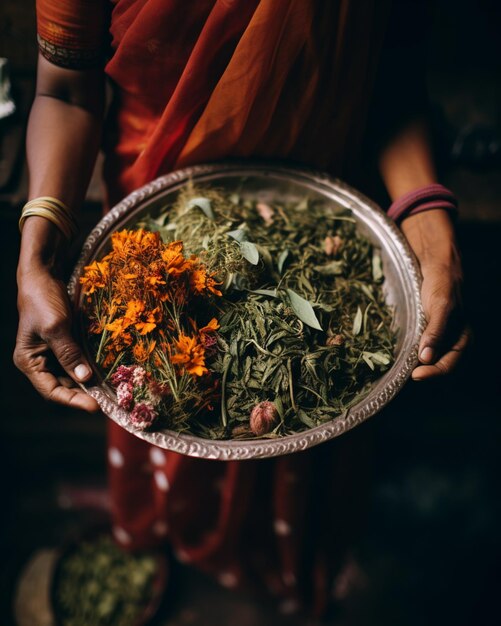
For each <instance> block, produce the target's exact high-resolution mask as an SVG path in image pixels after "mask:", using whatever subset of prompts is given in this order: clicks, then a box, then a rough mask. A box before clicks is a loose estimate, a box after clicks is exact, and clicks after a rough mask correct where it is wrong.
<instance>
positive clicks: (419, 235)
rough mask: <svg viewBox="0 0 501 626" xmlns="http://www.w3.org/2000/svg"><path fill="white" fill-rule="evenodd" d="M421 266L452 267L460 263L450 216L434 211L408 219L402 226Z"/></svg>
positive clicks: (437, 210) (444, 212)
mask: <svg viewBox="0 0 501 626" xmlns="http://www.w3.org/2000/svg"><path fill="white" fill-rule="evenodd" d="M400 228H401V230H402V232H403V233H404V235H405V237H406V239H407V241H408V242H409V244H410V246H411V248H412V249H413V251H414V253H415V254H416V256H417V258H418V260H419V262H420V264H421V266H422V265H424V264H432V265H437V266H444V267H450V266H451V265H455V264H456V263H457V262H458V259H459V254H458V251H457V244H456V235H455V230H454V224H453V221H452V219H451V216H450V214H449V213H448V212H447V211H446V210H443V209H432V210H430V211H425V212H423V213H417V214H415V215H410V216H408V217H406V218H405V219H404V220H403V221H402V223H401V224H400Z"/></svg>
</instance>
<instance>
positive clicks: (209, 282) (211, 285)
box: [206, 276, 223, 296]
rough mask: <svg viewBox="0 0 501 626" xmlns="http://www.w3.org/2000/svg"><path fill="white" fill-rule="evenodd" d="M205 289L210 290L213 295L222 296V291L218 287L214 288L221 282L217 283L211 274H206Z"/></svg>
mask: <svg viewBox="0 0 501 626" xmlns="http://www.w3.org/2000/svg"><path fill="white" fill-rule="evenodd" d="M206 285H207V289H208V290H209V291H211V292H212V293H213V294H214V295H215V296H222V295H223V294H222V292H221V291H219V289H216V285H222V283H217V282H216V281H215V280H214V279H213V278H212V276H207V283H206Z"/></svg>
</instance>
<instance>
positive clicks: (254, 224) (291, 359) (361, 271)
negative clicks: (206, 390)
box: [68, 162, 424, 460]
mask: <svg viewBox="0 0 501 626" xmlns="http://www.w3.org/2000/svg"><path fill="white" fill-rule="evenodd" d="M200 190H202V191H203V192H204V194H205V196H206V198H205V200H206V206H199V207H198V208H200V210H201V211H202V212H206V214H207V215H206V217H207V218H208V220H207V222H206V224H205V228H204V229H202V230H203V231H204V232H203V233H202V235H200V242H199V243H200V246H201V247H203V246H205V247H206V248H207V237H210V236H213V237H214V238H216V237H218V236H219V234H218V232H219V231H217V229H216V228H215V227H214V226H213V224H211V222H210V220H213V219H214V216H213V215H212V214H211V208H210V205H211V198H212V201H214V202H215V201H217V200H218V199H221V198H223V199H224V201H223V204H224V203H225V202H226V203H227V206H230V208H231V206H233V207H234V212H235V215H236V217H234V218H233V217H231V215H232V211H230V210H227V209H225V210H223V213H224V214H225V215H226V216H230V217H229V221H228V224H230V226H227V228H226V230H227V231H228V232H225V233H224V236H225V240H224V241H225V242H228V241H230V244H228V245H237V244H238V246H240V248H239V249H240V252H241V255H243V257H245V259H247V261H248V267H249V268H250V270H252V266H255V265H258V264H259V265H260V266H261V267H262V268H264V272H265V274H266V276H267V282H265V285H264V286H265V288H264V289H263V288H261V287H262V284H261V283H259V282H258V283H256V284H253V274H252V271H249V272H248V275H245V273H244V272H239V271H236V270H235V268H232V267H230V265H231V263H228V261H227V258H228V257H223V262H221V259H220V258H218V255H217V254H216V255H213V259H212V261H213V263H214V268H215V269H216V270H217V271H218V276H219V277H221V278H222V279H223V280H224V283H225V295H226V293H231V292H232V291H233V292H238V290H240V292H241V293H243V292H246V294H247V295H246V297H245V299H244V298H240V301H239V299H238V298H235V297H233V298H232V296H231V295H230V296H229V297H228V298H227V299H226V300H225V303H226V305H227V306H226V307H222V314H223V315H222V317H221V319H220V322H221V328H220V329H219V335H220V336H221V341H222V342H223V343H224V340H225V339H226V340H229V343H228V344H227V346H228V349H227V354H224V353H223V356H222V357H221V359H220V362H219V363H217V362H216V364H215V366H214V367H215V370H216V371H219V372H220V373H221V377H222V380H223V388H224V390H225V391H224V392H223V394H222V395H223V397H222V400H221V409H220V410H219V414H220V415H216V416H214V415H212V416H211V420H213V421H212V423H208V424H207V425H204V424H202V423H201V424H200V427H199V429H198V430H197V431H195V432H190V431H189V430H188V429H184V431H183V430H181V431H179V430H176V429H174V428H172V427H171V428H168V427H165V428H161V429H160V430H156V431H153V432H151V431H144V430H137V429H136V428H134V427H133V426H131V423H130V420H129V418H128V414H127V412H126V411H125V410H124V409H123V408H121V407H119V406H118V404H117V399H116V394H115V391H114V389H113V388H112V387H111V385H110V384H109V383H108V382H107V381H106V380H105V378H106V376H105V375H104V373H103V371H102V370H101V369H100V368H99V367H98V366H97V365H96V366H95V379H94V381H93V382H92V383H91V384H88V385H85V386H83V387H84V389H85V390H86V391H87V392H88V393H89V394H90V395H92V396H93V397H94V398H96V400H97V401H98V402H99V404H100V406H101V408H102V410H103V412H104V413H105V414H106V415H108V416H109V417H110V418H111V419H113V420H114V421H116V422H117V423H119V424H120V425H121V426H122V427H124V428H125V429H126V430H128V431H129V432H132V433H133V434H135V435H136V436H138V437H140V438H142V439H144V440H146V441H148V442H150V443H152V444H154V445H156V446H159V447H161V448H165V449H169V450H173V451H176V452H179V453H182V454H186V455H189V456H194V457H200V458H211V459H220V460H243V459H250V458H266V457H272V456H279V455H282V454H289V453H292V452H295V451H299V450H304V449H306V448H309V447H311V446H314V445H318V444H320V443H322V442H324V441H327V440H330V439H332V438H333V437H337V436H339V435H341V434H343V433H344V432H346V431H348V430H350V429H351V428H353V427H355V426H357V425H359V424H361V423H362V422H364V421H365V420H366V419H368V418H369V417H371V416H372V415H374V414H376V413H377V412H378V411H380V410H381V409H382V408H383V407H384V406H385V405H386V404H387V403H388V402H389V401H390V400H391V399H392V398H393V397H394V396H395V395H396V394H397V393H398V392H399V390H400V389H401V388H402V387H403V385H404V384H405V382H406V381H407V379H408V378H409V376H410V373H411V371H412V369H413V368H414V367H415V365H416V363H417V347H418V344H419V339H420V336H421V333H422V331H423V328H424V314H423V310H422V305H421V300H420V286H421V275H420V271H419V266H418V264H417V261H416V259H415V257H414V255H413V253H412V251H411V249H410V247H409V245H408V244H407V242H406V240H405V238H404V236H403V235H402V233H401V232H400V230H399V229H398V227H397V226H396V225H395V224H394V223H393V221H392V220H390V219H389V218H388V217H387V216H386V214H385V213H384V212H383V211H382V210H381V209H380V208H379V207H378V206H377V205H376V204H375V203H374V202H372V201H371V200H370V199H368V198H367V197H365V196H364V195H363V194H361V193H359V192H358V191H356V190H355V189H353V188H351V187H350V186H348V185H347V184H345V183H343V182H342V181H340V180H337V179H333V178H331V177H329V176H328V175H326V174H324V173H319V172H316V171H312V170H309V169H303V168H296V167H289V166H286V165H281V164H276V163H260V162H259V163H254V162H225V163H215V164H208V165H198V166H194V167H190V168H186V169H183V170H178V171H175V172H172V173H171V174H168V175H166V176H162V177H160V178H158V179H156V180H154V181H153V182H151V183H149V184H148V185H145V186H144V187H142V188H140V189H138V190H136V191H134V192H133V193H132V194H130V195H129V196H127V197H126V198H125V199H124V200H123V201H122V202H120V203H119V204H118V205H116V206H115V207H113V208H112V209H111V210H110V212H109V213H107V214H106V215H105V216H104V217H103V219H102V220H101V221H100V222H99V224H98V225H97V226H96V228H95V229H94V230H93V231H92V232H91V234H90V235H89V237H88V238H87V240H86V242H85V244H84V247H83V250H82V253H81V256H80V259H79V261H78V263H77V265H76V267H75V270H74V272H73V274H72V277H71V279H70V282H69V285H68V290H69V293H70V296H71V298H72V300H73V303H74V305H75V309H76V311H77V313H78V314H79V319H80V323H79V331H80V340H81V342H82V345H83V348H84V350H85V351H86V353H87V356H88V358H89V361H90V362H91V363H93V362H94V357H95V354H93V351H92V349H91V347H90V346H89V343H88V336H87V335H86V333H85V330H84V323H83V320H82V315H81V310H82V299H83V293H82V290H81V287H80V284H79V279H80V277H81V276H82V275H83V272H84V268H85V267H86V266H88V265H89V264H91V263H93V262H94V261H96V260H99V259H101V258H102V257H103V255H104V253H105V252H106V251H107V250H108V249H109V240H110V236H111V233H113V232H115V231H118V230H120V229H124V228H134V227H137V225H138V224H139V225H140V226H143V227H146V228H150V229H151V228H153V229H158V230H159V231H160V233H161V235H162V238H167V240H168V238H169V237H170V236H173V237H174V239H176V238H177V239H181V240H183V242H185V243H187V244H188V249H190V252H192V251H195V252H197V250H196V247H197V236H196V233H195V234H194V230H197V229H198V230H199V231H200V230H201V229H200V227H199V225H197V229H194V228H193V224H191V223H190V221H189V220H185V221H184V222H183V220H181V219H179V218H178V219H177V220H173V221H176V222H177V223H176V224H174V223H172V224H171V223H170V221H169V220H170V218H169V215H170V214H171V213H173V214H176V211H178V209H179V206H180V202H182V201H183V198H190V192H193V193H195V195H197V201H198V204H199V205H201V204H202V205H203V204H204V203H203V202H201V200H204V198H200V197H198V196H199V195H200ZM189 202H190V204H189V206H195V205H196V203H194V201H193V200H190V201H189ZM232 203H233V204H232ZM225 206H226V205H225ZM256 207H257V209H256ZM225 211H226V213H225ZM256 211H257V212H258V213H259V215H260V218H259V219H255V214H256ZM186 214H187V213H186V211H183V212H182V215H184V216H186ZM178 215H179V211H178ZM242 216H244V217H245V219H246V222H245V223H244V226H243V228H242V227H239V223H240V222H239V220H241V219H242ZM209 218H210V219H209ZM232 219H233V221H234V223H233V225H231V224H232V221H231V220H232ZM258 221H259V222H260V224H261V226H262V225H263V224H262V222H266V223H269V226H270V227H269V229H268V231H266V232H265V231H264V229H263V228H260V224H258ZM229 228H231V229H232V230H228V229H229ZM170 231H173V232H170ZM243 231H245V232H243ZM204 233H205V234H204ZM249 233H250V234H249ZM263 233H265V234H263ZM228 236H229V237H228ZM281 237H283V239H284V241H286V243H284V244H281V242H280V241H281ZM231 240H234V243H231ZM214 241H215V239H214ZM210 243H211V242H210ZM210 243H209V247H210ZM225 245H227V244H225ZM244 246H245V247H244ZM214 247H215V248H218V246H213V248H214ZM191 248H193V249H191ZM218 249H219V248H218ZM254 257H255V258H254ZM319 259H321V260H319ZM226 288H228V291H226ZM320 292H321V294H320ZM320 295H322V298H323V299H322V298H321V297H320ZM242 307H243V308H242ZM244 309H245V310H244ZM244 319H245V320H247V327H245V326H242V320H244ZM249 320H250V321H251V322H249ZM236 329H238V330H236ZM291 329H298V332H295V331H294V332H291ZM284 337H285V338H284ZM277 338H279V339H280V341H278V340H277ZM284 341H285V342H289V343H286V344H284ZM273 342H274V346H273V348H269V349H267V348H266V346H270V345H271V344H272V343H273ZM308 342H310V344H308ZM249 346H250V347H251V348H252V350H253V353H254V357H253V358H251V357H250V356H249V354H250V353H249ZM263 346H264V349H263ZM330 372H332V376H331V375H327V374H328V373H330ZM277 380H278V383H276V384H275V386H274V387H273V390H274V391H273V395H274V397H272V398H270V397H269V389H270V388H271V387H270V381H277ZM280 394H282V395H281V397H279V395H280ZM269 400H272V402H273V404H274V408H275V409H278V411H276V413H278V414H277V415H275V417H274V419H275V422H277V420H278V423H277V426H276V427H275V428H273V429H272V430H270V429H267V432H266V433H265V434H263V436H260V437H256V435H255V430H254V434H253V433H252V432H250V431H249V416H250V413H252V410H251V409H252V407H253V406H255V405H256V404H259V403H260V404H261V405H262V406H263V407H264V408H265V409H266V408H267V407H266V405H270V403H269V402H268V401H269ZM286 405H287V406H286ZM270 406H271V405H270ZM213 413H215V412H213ZM284 413H285V417H286V418H287V419H284ZM261 417H262V419H265V418H266V412H264V413H263V414H262V416H261ZM214 419H215V421H214ZM261 421H262V420H261Z"/></svg>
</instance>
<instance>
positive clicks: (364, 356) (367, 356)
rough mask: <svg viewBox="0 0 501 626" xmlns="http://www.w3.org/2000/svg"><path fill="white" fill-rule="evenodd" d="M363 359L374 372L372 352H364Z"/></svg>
mask: <svg viewBox="0 0 501 626" xmlns="http://www.w3.org/2000/svg"><path fill="white" fill-rule="evenodd" d="M362 359H363V360H364V361H365V362H366V363H367V365H368V366H369V367H370V368H371V370H372V371H374V369H375V367H374V363H373V362H372V359H371V357H370V352H362Z"/></svg>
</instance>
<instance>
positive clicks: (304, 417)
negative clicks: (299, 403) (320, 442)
mask: <svg viewBox="0 0 501 626" xmlns="http://www.w3.org/2000/svg"><path fill="white" fill-rule="evenodd" d="M297 416H298V418H299V419H300V420H301V421H302V422H303V424H306V426H309V427H310V428H315V426H316V425H317V424H316V422H314V421H313V420H312V419H311V417H309V416H308V414H307V413H306V411H303V409H299V411H298V412H297Z"/></svg>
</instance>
